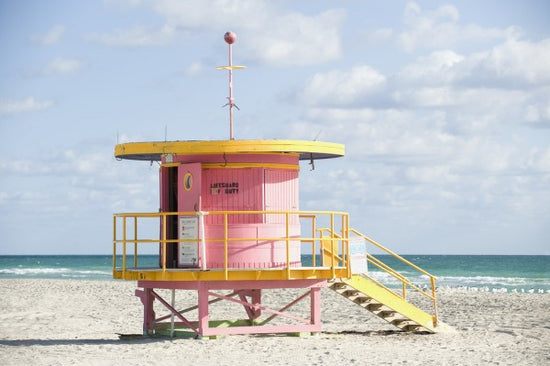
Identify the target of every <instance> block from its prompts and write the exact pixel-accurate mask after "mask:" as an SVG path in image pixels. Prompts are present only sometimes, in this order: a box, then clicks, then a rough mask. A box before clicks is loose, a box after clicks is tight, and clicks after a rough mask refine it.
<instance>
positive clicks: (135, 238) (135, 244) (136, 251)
mask: <svg viewBox="0 0 550 366" xmlns="http://www.w3.org/2000/svg"><path fill="white" fill-rule="evenodd" d="M137 220H138V217H137V215H136V216H134V268H136V267H137V254H138V249H137V240H138V238H137V232H138V229H137Z"/></svg>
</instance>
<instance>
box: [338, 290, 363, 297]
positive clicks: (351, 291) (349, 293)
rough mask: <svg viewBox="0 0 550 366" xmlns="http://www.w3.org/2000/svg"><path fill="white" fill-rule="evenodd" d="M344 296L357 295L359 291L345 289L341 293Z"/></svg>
mask: <svg viewBox="0 0 550 366" xmlns="http://www.w3.org/2000/svg"><path fill="white" fill-rule="evenodd" d="M342 295H344V296H345V297H348V298H349V297H353V296H357V295H359V291H357V290H346V291H344V292H343V293H342Z"/></svg>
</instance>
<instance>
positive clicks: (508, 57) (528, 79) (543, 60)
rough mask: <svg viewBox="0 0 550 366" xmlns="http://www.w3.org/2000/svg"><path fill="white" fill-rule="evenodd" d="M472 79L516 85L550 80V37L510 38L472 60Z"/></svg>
mask: <svg viewBox="0 0 550 366" xmlns="http://www.w3.org/2000/svg"><path fill="white" fill-rule="evenodd" d="M468 64H469V65H468V66H469V67H468V73H469V75H470V76H471V78H472V79H474V78H475V79H478V78H479V79H480V81H481V82H492V83H496V84H501V85H502V84H503V83H505V85H507V86H512V85H513V84H514V83H516V84H517V83H520V84H521V85H520V86H523V85H549V84H550V39H545V40H542V41H540V42H529V41H518V40H508V41H506V42H505V43H503V44H500V45H498V46H496V47H494V48H492V49H491V50H490V51H487V52H482V53H477V54H474V55H472V56H471V57H470V59H469V60H468Z"/></svg>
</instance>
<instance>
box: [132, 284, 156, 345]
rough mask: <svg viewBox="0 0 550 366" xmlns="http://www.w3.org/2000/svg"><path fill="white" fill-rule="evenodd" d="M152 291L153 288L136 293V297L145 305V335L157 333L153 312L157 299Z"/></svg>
mask: <svg viewBox="0 0 550 366" xmlns="http://www.w3.org/2000/svg"><path fill="white" fill-rule="evenodd" d="M152 291H153V289H151V288H144V289H143V290H136V291H135V295H136V296H137V297H139V299H140V300H141V303H142V304H143V335H152V334H153V333H154V332H155V311H154V310H153V309H154V308H153V302H154V301H155V297H154V296H153V294H152Z"/></svg>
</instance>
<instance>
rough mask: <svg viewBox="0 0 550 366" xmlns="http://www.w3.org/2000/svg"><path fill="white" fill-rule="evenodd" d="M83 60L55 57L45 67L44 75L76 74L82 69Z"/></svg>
mask: <svg viewBox="0 0 550 366" xmlns="http://www.w3.org/2000/svg"><path fill="white" fill-rule="evenodd" d="M82 66H83V63H82V61H80V60H78V59H74V58H60V57H58V58H55V59H53V60H52V61H51V62H50V63H48V64H47V65H46V66H45V67H44V68H43V69H42V72H41V74H42V75H46V76H49V75H66V74H74V73H76V72H78V71H80V69H82Z"/></svg>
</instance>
